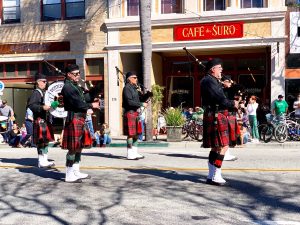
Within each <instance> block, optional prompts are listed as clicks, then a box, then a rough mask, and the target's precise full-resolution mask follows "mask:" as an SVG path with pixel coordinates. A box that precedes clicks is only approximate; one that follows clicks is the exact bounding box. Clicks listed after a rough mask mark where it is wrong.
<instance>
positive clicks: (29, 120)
mask: <svg viewBox="0 0 300 225" xmlns="http://www.w3.org/2000/svg"><path fill="white" fill-rule="evenodd" d="M25 127H26V133H27V134H26V136H25V137H24V138H23V139H22V141H21V145H23V146H25V147H26V146H28V147H36V146H35V145H34V144H33V142H32V135H33V112H32V111H31V109H29V108H27V109H26V114H25Z"/></svg>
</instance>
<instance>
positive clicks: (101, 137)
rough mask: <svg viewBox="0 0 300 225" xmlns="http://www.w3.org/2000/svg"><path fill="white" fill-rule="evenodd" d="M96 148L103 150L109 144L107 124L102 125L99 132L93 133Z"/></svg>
mask: <svg viewBox="0 0 300 225" xmlns="http://www.w3.org/2000/svg"><path fill="white" fill-rule="evenodd" d="M95 138H96V143H97V147H103V148H105V147H106V145H109V144H110V143H111V137H110V129H109V126H108V124H107V123H104V124H102V126H101V128H100V130H99V131H96V133H95Z"/></svg>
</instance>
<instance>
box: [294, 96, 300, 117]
mask: <svg viewBox="0 0 300 225" xmlns="http://www.w3.org/2000/svg"><path fill="white" fill-rule="evenodd" d="M293 108H294V110H295V117H296V118H297V119H300V93H299V94H298V96H297V100H296V101H295V102H294V104H293Z"/></svg>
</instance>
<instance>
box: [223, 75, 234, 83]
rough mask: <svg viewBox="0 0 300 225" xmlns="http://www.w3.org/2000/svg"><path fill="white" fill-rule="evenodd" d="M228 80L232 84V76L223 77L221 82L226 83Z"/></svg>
mask: <svg viewBox="0 0 300 225" xmlns="http://www.w3.org/2000/svg"><path fill="white" fill-rule="evenodd" d="M226 80H228V81H230V82H232V80H231V76H230V75H223V76H222V78H221V81H226Z"/></svg>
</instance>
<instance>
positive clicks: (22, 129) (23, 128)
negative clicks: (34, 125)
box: [20, 123, 27, 139]
mask: <svg viewBox="0 0 300 225" xmlns="http://www.w3.org/2000/svg"><path fill="white" fill-rule="evenodd" d="M20 132H21V135H22V139H23V138H24V137H25V136H26V134H27V131H26V127H25V123H23V124H22V127H21V128H20Z"/></svg>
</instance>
